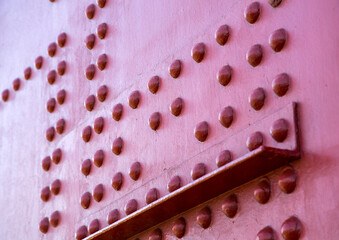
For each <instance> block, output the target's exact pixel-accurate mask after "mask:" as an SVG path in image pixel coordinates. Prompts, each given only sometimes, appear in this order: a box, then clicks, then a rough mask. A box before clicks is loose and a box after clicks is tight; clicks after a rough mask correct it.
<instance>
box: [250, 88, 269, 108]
mask: <svg viewBox="0 0 339 240" xmlns="http://www.w3.org/2000/svg"><path fill="white" fill-rule="evenodd" d="M265 99H266V94H265V90H264V89H263V88H257V89H255V90H254V91H253V92H252V93H251V95H250V96H249V98H248V102H249V103H250V105H251V107H252V108H253V109H254V110H256V111H259V110H260V109H261V108H262V107H263V106H264V103H265Z"/></svg>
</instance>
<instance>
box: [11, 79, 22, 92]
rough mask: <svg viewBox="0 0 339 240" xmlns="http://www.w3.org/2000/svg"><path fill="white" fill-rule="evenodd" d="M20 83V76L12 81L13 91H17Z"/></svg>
mask: <svg viewBox="0 0 339 240" xmlns="http://www.w3.org/2000/svg"><path fill="white" fill-rule="evenodd" d="M20 83H21V80H20V78H16V79H15V80H14V81H13V83H12V86H13V90H14V91H18V90H19V88H20Z"/></svg>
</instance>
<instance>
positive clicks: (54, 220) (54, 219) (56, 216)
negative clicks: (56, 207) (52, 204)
mask: <svg viewBox="0 0 339 240" xmlns="http://www.w3.org/2000/svg"><path fill="white" fill-rule="evenodd" d="M59 222H60V212H59V211H54V212H53V213H52V214H51V216H50V218H49V223H50V224H51V225H52V226H53V227H57V226H58V225H59Z"/></svg>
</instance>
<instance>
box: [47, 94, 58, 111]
mask: <svg viewBox="0 0 339 240" xmlns="http://www.w3.org/2000/svg"><path fill="white" fill-rule="evenodd" d="M55 105H56V101H55V98H50V99H49V100H48V101H47V104H46V109H47V111H48V112H49V113H52V112H54V109H55Z"/></svg>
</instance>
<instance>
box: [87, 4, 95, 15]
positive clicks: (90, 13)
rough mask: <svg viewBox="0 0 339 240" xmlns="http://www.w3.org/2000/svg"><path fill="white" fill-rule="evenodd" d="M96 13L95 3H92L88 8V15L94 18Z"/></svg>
mask: <svg viewBox="0 0 339 240" xmlns="http://www.w3.org/2000/svg"><path fill="white" fill-rule="evenodd" d="M94 14H95V5H94V4H93V3H92V4H90V5H88V7H87V8H86V16H87V18H88V19H93V17H94Z"/></svg>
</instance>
